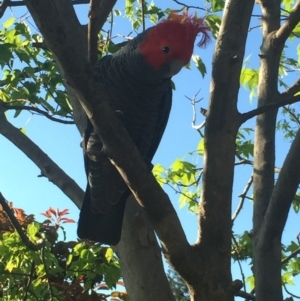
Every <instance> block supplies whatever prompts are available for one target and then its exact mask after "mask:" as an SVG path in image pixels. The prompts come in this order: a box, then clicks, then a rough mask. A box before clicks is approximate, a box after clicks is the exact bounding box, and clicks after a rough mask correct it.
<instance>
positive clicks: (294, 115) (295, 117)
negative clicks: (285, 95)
mask: <svg viewBox="0 0 300 301" xmlns="http://www.w3.org/2000/svg"><path fill="white" fill-rule="evenodd" d="M283 108H284V109H285V110H286V111H287V112H288V113H289V114H290V115H291V116H292V117H293V118H294V119H295V122H296V123H297V124H298V126H300V119H299V118H298V116H297V115H296V114H295V113H294V112H292V110H291V109H290V108H288V107H287V106H284V107H283Z"/></svg>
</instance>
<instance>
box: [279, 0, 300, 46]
mask: <svg viewBox="0 0 300 301" xmlns="http://www.w3.org/2000/svg"><path fill="white" fill-rule="evenodd" d="M299 21H300V1H299V0H298V1H297V3H296V4H295V6H294V7H293V9H292V10H291V13H290V15H289V16H288V17H287V19H286V21H285V22H284V23H283V24H282V25H281V27H280V28H279V29H278V30H277V32H276V34H275V37H274V46H279V45H281V46H282V45H284V44H285V42H286V40H287V38H288V37H289V35H290V34H291V33H292V31H293V30H294V28H295V27H296V26H297V24H298V22H299Z"/></svg>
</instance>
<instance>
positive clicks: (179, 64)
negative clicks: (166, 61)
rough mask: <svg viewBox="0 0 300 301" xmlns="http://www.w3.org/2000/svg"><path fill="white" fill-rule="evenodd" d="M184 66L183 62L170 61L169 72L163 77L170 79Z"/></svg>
mask: <svg viewBox="0 0 300 301" xmlns="http://www.w3.org/2000/svg"><path fill="white" fill-rule="evenodd" d="M184 65H186V64H185V63H184V62H183V61H181V60H174V61H171V62H170V65H169V67H170V68H169V72H168V73H167V74H166V75H165V77H167V78H168V77H172V76H174V75H175V74H177V73H178V72H179V71H180V70H181V68H182V67H183V66H184Z"/></svg>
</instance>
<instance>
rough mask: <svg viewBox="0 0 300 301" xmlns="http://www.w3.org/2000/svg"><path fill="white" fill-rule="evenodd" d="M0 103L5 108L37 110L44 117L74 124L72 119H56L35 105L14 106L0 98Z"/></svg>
mask: <svg viewBox="0 0 300 301" xmlns="http://www.w3.org/2000/svg"><path fill="white" fill-rule="evenodd" d="M0 105H2V107H3V108H4V109H6V110H20V111H21V110H25V111H30V112H31V113H32V112H37V113H38V114H41V115H43V116H45V117H47V118H48V119H50V120H52V121H55V122H58V123H63V124H75V123H74V121H70V120H62V119H58V118H56V117H53V116H51V115H50V114H49V113H48V112H46V111H43V110H41V109H39V108H35V107H31V106H14V105H9V104H7V103H5V102H3V101H1V100H0Z"/></svg>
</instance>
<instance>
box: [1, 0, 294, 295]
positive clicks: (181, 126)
mask: <svg viewBox="0 0 300 301" xmlns="http://www.w3.org/2000/svg"><path fill="white" fill-rule="evenodd" d="M189 3H191V5H199V1H189ZM164 5H165V7H172V8H174V9H176V8H178V6H177V5H176V4H175V3H174V2H173V1H171V0H165V1H164ZM122 6H123V1H118V4H117V8H119V9H122ZM258 8H259V7H258V6H256V8H255V10H256V11H257V12H258V13H259V10H258ZM76 11H77V13H78V15H79V17H80V20H81V21H82V22H83V23H86V20H87V11H88V8H87V6H85V5H80V6H77V7H76ZM24 12H25V11H24V8H22V9H14V10H13V11H12V12H10V11H9V10H8V11H7V12H6V13H5V15H4V17H3V18H2V20H1V21H2V22H4V21H5V20H7V19H8V18H10V17H11V16H12V15H15V16H16V17H18V16H21V15H23V14H24ZM199 14H200V15H201V12H200V13H199ZM115 22H116V24H115V27H114V33H115V34H116V33H119V34H121V35H127V34H128V33H129V32H131V31H132V30H131V27H130V22H129V21H128V20H127V19H123V18H122V17H118V18H115ZM259 24H260V21H259V19H258V18H254V19H253V21H252V26H256V25H259ZM132 36H134V34H132ZM260 44H261V35H260V29H253V30H251V31H250V33H249V41H248V46H247V49H246V54H245V57H247V56H249V55H251V58H250V61H249V63H248V65H249V66H251V67H254V68H257V67H258V63H259V61H258V53H259V46H260ZM213 49H214V41H212V42H211V44H210V45H209V46H208V47H207V48H205V49H201V48H197V47H195V54H198V55H199V56H200V57H201V59H202V60H203V61H204V62H205V65H206V68H207V75H206V76H205V78H204V79H203V78H202V76H201V74H200V73H199V71H198V70H196V68H195V67H194V66H193V63H192V64H191V65H192V70H187V69H183V70H182V71H181V72H180V74H178V75H176V76H175V77H174V78H173V80H174V82H175V85H176V91H174V96H173V107H172V111H171V116H170V119H169V123H168V126H167V129H166V132H165V134H164V137H163V140H162V142H161V145H160V147H159V149H158V151H157V153H156V155H155V157H154V160H153V163H154V164H156V163H160V164H162V165H163V166H164V167H169V166H170V165H171V164H172V162H173V161H174V160H175V159H176V158H181V159H183V158H185V157H186V154H187V153H188V152H190V151H193V150H195V149H196V148H197V145H198V143H199V138H200V137H199V134H198V133H197V132H196V131H195V130H193V129H192V127H191V123H192V107H191V104H190V102H189V101H188V100H187V99H186V97H185V96H187V97H190V98H192V97H193V96H194V95H195V94H196V93H197V92H198V91H199V90H200V93H199V95H198V98H203V100H202V101H201V102H200V103H199V104H198V108H197V109H198V112H199V109H200V107H203V108H207V106H208V99H209V86H210V73H211V62H212V55H213ZM289 51H290V54H291V55H293V56H294V57H295V53H296V43H293V44H292V45H291V48H290V50H289ZM296 75H297V76H299V72H297V74H296ZM0 76H1V70H0ZM288 82H290V83H292V82H293V80H289V81H288ZM256 104H257V103H256V99H255V98H254V99H253V100H252V102H250V98H249V91H246V90H245V89H244V88H241V90H240V96H239V103H238V108H239V110H240V111H241V112H246V111H248V110H252V109H254V108H255V107H256ZM8 119H9V121H10V122H12V124H14V125H15V126H16V127H19V128H21V127H22V128H25V129H26V133H27V135H28V136H29V137H30V139H32V140H33V141H34V142H35V143H36V144H37V145H39V146H40V148H41V149H42V150H43V151H44V152H46V153H47V154H48V155H49V156H50V157H51V159H52V160H54V161H55V162H56V163H57V164H58V165H59V166H60V167H61V168H62V169H63V170H64V171H65V172H66V173H67V174H68V175H69V176H70V177H72V178H73V179H74V180H75V181H76V182H77V183H78V184H79V185H80V186H81V187H82V189H85V186H86V176H85V172H84V167H83V156H82V149H81V148H80V146H79V145H80V141H81V137H80V135H79V133H78V131H77V129H76V127H75V126H71V125H61V124H58V123H54V122H51V121H49V120H47V119H45V118H43V117H40V116H36V115H31V114H30V113H28V112H22V113H21V114H20V116H19V117H18V118H13V114H12V113H11V112H10V113H8ZM203 120H204V117H203V116H202V115H201V114H200V113H199V114H198V115H197V124H199V123H201V122H202V121H203ZM254 124H255V123H254V120H250V121H249V122H247V123H246V124H245V125H244V126H243V127H250V128H254ZM278 143H279V147H278V152H277V155H276V165H277V166H278V167H280V166H281V165H282V162H283V160H284V156H285V154H286V152H287V150H288V148H289V142H288V141H285V140H283V139H282V135H281V134H278ZM0 149H1V156H0V191H1V192H2V193H3V195H4V196H5V197H6V198H7V199H8V200H9V201H12V202H13V203H14V205H15V206H16V207H19V208H23V209H25V211H26V212H27V213H28V214H30V213H34V214H36V216H37V218H38V219H39V220H41V221H42V220H43V217H42V216H41V215H39V213H41V212H43V211H45V210H47V209H48V208H49V206H51V207H53V208H60V209H65V208H69V209H70V217H71V218H73V219H75V220H77V219H78V213H79V210H78V209H77V208H76V207H75V205H74V204H73V203H72V202H71V201H70V200H69V199H68V198H67V197H66V196H65V195H64V194H62V193H61V191H60V190H59V189H58V188H57V187H56V186H54V185H53V184H52V183H50V182H49V181H48V180H47V179H46V178H40V177H38V175H39V174H40V171H39V169H38V168H37V167H36V166H35V165H34V164H33V163H32V162H31V161H30V160H29V159H28V158H27V157H26V156H25V155H24V154H23V153H22V152H21V151H20V150H18V149H17V148H16V147H15V146H14V145H12V144H11V143H10V142H9V141H7V140H6V139H5V138H4V137H2V136H0ZM221 151H222V145H220V152H221ZM192 163H197V164H198V165H199V166H201V165H202V158H201V157H196V156H194V157H192ZM250 175H251V168H250V167H249V166H239V167H237V168H236V176H235V182H234V188H233V206H232V207H233V211H234V210H235V208H236V206H237V204H238V202H239V198H238V195H239V194H241V193H242V191H243V189H244V187H245V185H246V183H247V181H248V179H249V177H250ZM166 191H167V192H168V193H169V196H170V198H171V200H172V203H173V204H174V207H175V208H176V209H177V212H178V215H179V217H180V220H181V221H182V224H183V227H184V229H185V230H186V235H187V237H188V240H189V241H190V242H191V243H193V242H195V239H196V234H197V217H196V216H195V215H193V214H192V213H190V212H188V210H187V209H186V208H183V209H178V208H179V205H178V195H176V194H174V193H173V192H172V191H171V190H170V189H167V190H166ZM251 222H252V203H251V202H250V201H248V200H246V202H245V205H244V209H243V211H242V212H241V214H240V216H239V217H238V218H237V220H236V222H235V227H234V230H235V231H236V232H237V233H242V232H243V231H244V230H250V229H251ZM298 224H299V219H298V216H296V215H295V214H294V213H292V214H291V217H290V221H289V223H288V225H287V227H286V229H285V231H284V242H285V243H287V242H289V241H290V240H295V236H296V235H297V234H298V231H299V230H298V227H297V226H298ZM66 229H67V238H68V239H70V240H71V239H75V238H76V225H75V224H73V225H66ZM246 266H247V265H246V264H245V267H246ZM233 275H234V276H233V278H240V275H239V272H238V269H236V268H234V269H233ZM246 275H247V272H246ZM248 275H249V274H248ZM248 275H247V276H248ZM291 291H294V293H297V290H296V288H292V289H291Z"/></svg>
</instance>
